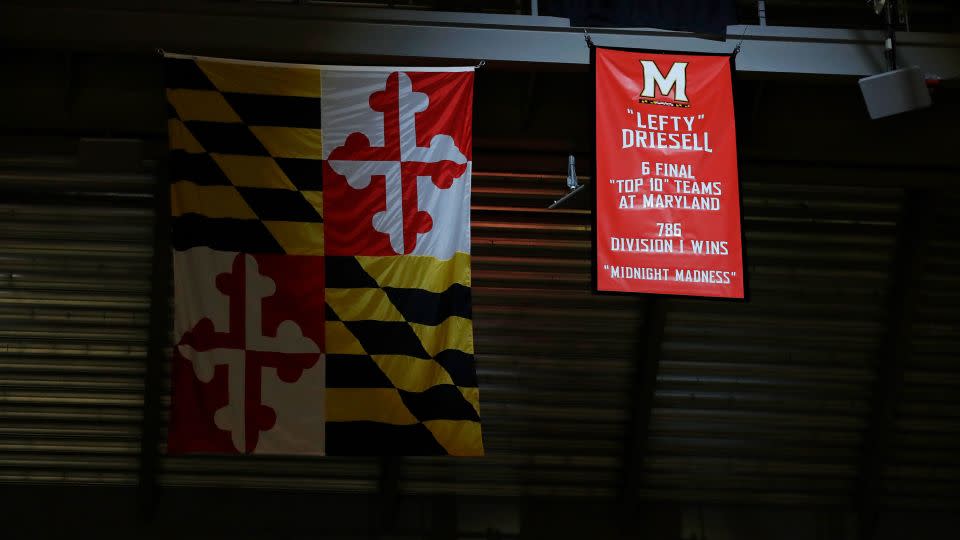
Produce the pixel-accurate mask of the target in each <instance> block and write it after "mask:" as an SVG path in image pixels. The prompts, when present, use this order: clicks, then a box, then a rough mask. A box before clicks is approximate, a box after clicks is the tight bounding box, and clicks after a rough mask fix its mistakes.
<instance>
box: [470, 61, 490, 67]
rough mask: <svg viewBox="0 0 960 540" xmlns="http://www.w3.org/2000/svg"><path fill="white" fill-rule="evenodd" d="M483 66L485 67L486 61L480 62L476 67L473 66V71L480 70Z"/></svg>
mask: <svg viewBox="0 0 960 540" xmlns="http://www.w3.org/2000/svg"><path fill="white" fill-rule="evenodd" d="M485 65H487V61H486V60H480V63H479V64H477V65H476V66H474V68H473V69H480V68H482V67H483V66H485Z"/></svg>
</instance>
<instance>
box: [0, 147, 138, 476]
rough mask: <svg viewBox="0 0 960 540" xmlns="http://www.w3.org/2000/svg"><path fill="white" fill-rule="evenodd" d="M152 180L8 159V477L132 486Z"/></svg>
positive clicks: (3, 206) (0, 311)
mask: <svg viewBox="0 0 960 540" xmlns="http://www.w3.org/2000/svg"><path fill="white" fill-rule="evenodd" d="M152 186H153V178H152V176H151V175H149V174H91V173H84V172H81V171H79V170H78V168H77V166H76V164H75V162H74V160H60V159H54V158H38V159H22V158H21V159H0V482H16V483H43V482H72V483H89V484H133V483H134V482H135V480H136V467H137V454H138V452H139V449H140V443H139V437H140V422H141V416H142V413H141V409H142V379H143V368H144V359H145V357H146V341H147V322H148V309H149V306H148V304H149V291H150V282H149V280H150V260H151V257H152V249H151V238H152V233H153V230H152V227H153V209H152V206H151V205H152V202H151V201H152V192H151V190H152Z"/></svg>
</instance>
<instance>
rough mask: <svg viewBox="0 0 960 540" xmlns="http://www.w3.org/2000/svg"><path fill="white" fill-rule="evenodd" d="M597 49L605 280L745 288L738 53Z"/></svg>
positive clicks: (603, 284) (636, 286)
mask: <svg viewBox="0 0 960 540" xmlns="http://www.w3.org/2000/svg"><path fill="white" fill-rule="evenodd" d="M595 53H596V60H595V61H596V65H595V68H596V85H597V86H596V92H597V103H596V106H597V126H596V127H597V134H596V136H597V139H596V144H597V174H596V189H597V191H596V204H597V208H596V218H597V225H596V229H595V231H596V238H595V242H596V249H597V257H596V264H597V269H596V275H597V290H599V291H613V292H633V293H655V294H678V295H688V296H712V297H724V298H743V294H744V286H743V283H744V281H743V252H742V246H741V234H740V193H739V182H738V180H737V148H736V129H735V126H734V115H733V91H732V87H731V75H730V58H729V57H727V56H697V55H689V54H654V53H646V52H634V51H620V50H610V49H601V48H597V49H596V50H595Z"/></svg>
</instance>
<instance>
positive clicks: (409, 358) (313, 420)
mask: <svg viewBox="0 0 960 540" xmlns="http://www.w3.org/2000/svg"><path fill="white" fill-rule="evenodd" d="M165 75H166V95H167V101H168V103H169V112H170V120H169V132H170V163H171V167H170V168H171V182H172V183H171V186H170V189H171V196H172V201H171V212H172V217H173V231H172V238H173V249H174V257H173V258H174V281H175V299H174V303H175V306H176V315H175V328H174V344H175V346H174V349H173V366H172V377H173V381H172V394H173V395H172V402H171V410H170V431H169V444H168V449H169V451H170V452H171V453H184V452H218V453H258V454H259V453H273V454H329V455H349V454H367V455H371V454H372V455H383V454H407V455H416V454H419V455H423V454H433V455H435V454H452V455H482V454H483V443H482V439H481V434H480V415H479V402H478V400H479V394H478V390H477V379H476V372H475V369H474V361H473V326H472V322H471V311H470V167H471V132H470V128H471V113H472V97H473V69H472V68H443V69H431V68H413V69H403V68H375V67H328V66H309V65H290V64H273V63H261V62H246V61H236V60H222V59H214V58H199V57H187V56H179V55H168V56H167V57H166V59H165Z"/></svg>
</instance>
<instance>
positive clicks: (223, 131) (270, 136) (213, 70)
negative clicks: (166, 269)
mask: <svg viewBox="0 0 960 540" xmlns="http://www.w3.org/2000/svg"><path fill="white" fill-rule="evenodd" d="M164 73H165V76H166V81H167V89H166V94H167V103H168V105H169V112H170V119H169V121H168V127H169V132H170V152H171V156H170V159H171V167H170V169H171V175H172V178H171V180H172V183H171V188H170V189H171V203H172V208H171V210H172V214H173V245H174V248H175V249H178V250H185V249H189V248H191V247H196V246H207V247H210V248H213V249H219V250H224V251H244V252H247V253H287V254H296V255H322V254H323V162H322V161H321V159H322V153H323V147H322V137H321V131H320V128H321V108H320V89H321V85H320V71H319V70H316V69H311V68H296V67H283V66H270V65H258V64H244V63H236V62H218V61H210V60H202V59H196V60H194V59H189V58H168V59H166V62H165V70H164Z"/></svg>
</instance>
